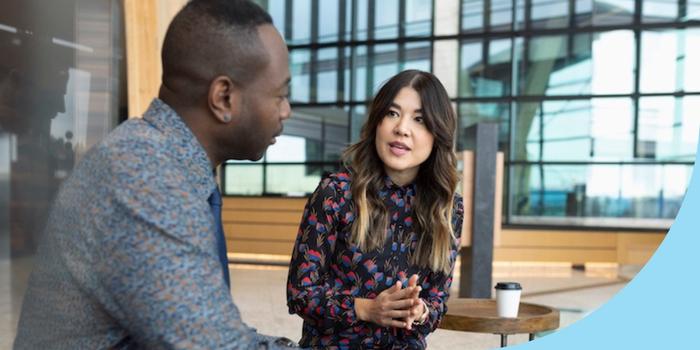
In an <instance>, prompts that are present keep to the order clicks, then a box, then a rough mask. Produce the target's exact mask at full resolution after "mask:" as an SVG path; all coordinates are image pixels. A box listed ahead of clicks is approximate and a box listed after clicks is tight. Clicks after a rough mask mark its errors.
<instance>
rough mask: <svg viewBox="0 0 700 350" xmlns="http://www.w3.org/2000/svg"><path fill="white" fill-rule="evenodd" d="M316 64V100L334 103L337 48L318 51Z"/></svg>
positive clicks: (335, 98) (336, 84) (336, 94)
mask: <svg viewBox="0 0 700 350" xmlns="http://www.w3.org/2000/svg"><path fill="white" fill-rule="evenodd" d="M317 60H318V61H317V62H316V77H317V79H316V84H317V86H316V100H317V101H318V102H334V101H336V100H337V99H338V93H337V92H338V48H337V47H329V48H323V49H320V50H318V56H317Z"/></svg>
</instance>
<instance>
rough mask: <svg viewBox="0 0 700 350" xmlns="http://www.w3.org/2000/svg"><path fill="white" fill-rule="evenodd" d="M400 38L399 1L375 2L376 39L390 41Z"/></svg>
mask: <svg viewBox="0 0 700 350" xmlns="http://www.w3.org/2000/svg"><path fill="white" fill-rule="evenodd" d="M398 36H399V1H398V0H382V1H375V2H374V38H375V39H389V38H396V37H398Z"/></svg>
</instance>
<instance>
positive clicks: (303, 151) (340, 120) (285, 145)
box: [265, 107, 349, 163]
mask: <svg viewBox="0 0 700 350" xmlns="http://www.w3.org/2000/svg"><path fill="white" fill-rule="evenodd" d="M348 135H349V130H348V113H347V111H346V110H345V109H341V108H337V107H295V108H294V110H293V115H292V117H291V118H289V120H287V121H285V123H284V132H283V134H282V136H280V137H278V138H277V142H276V143H275V144H274V145H272V146H270V147H269V148H268V149H267V153H266V156H265V160H266V162H268V163H273V162H307V161H315V162H318V161H336V160H338V159H339V155H340V152H341V151H340V150H342V148H343V147H345V146H346V145H347V140H348Z"/></svg>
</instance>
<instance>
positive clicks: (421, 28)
mask: <svg viewBox="0 0 700 350" xmlns="http://www.w3.org/2000/svg"><path fill="white" fill-rule="evenodd" d="M404 6H406V18H405V20H404V21H405V28H406V36H428V35H430V33H432V24H433V23H432V18H433V2H432V0H407V1H405V5H404Z"/></svg>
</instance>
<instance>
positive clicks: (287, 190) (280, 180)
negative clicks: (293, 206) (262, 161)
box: [265, 164, 338, 197]
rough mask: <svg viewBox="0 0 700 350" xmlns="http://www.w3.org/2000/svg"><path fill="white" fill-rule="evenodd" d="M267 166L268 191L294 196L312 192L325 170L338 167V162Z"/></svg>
mask: <svg viewBox="0 0 700 350" xmlns="http://www.w3.org/2000/svg"><path fill="white" fill-rule="evenodd" d="M266 167H267V176H266V181H265V189H266V193H268V194H281V195H285V196H293V197H296V196H299V197H301V196H305V195H308V194H310V193H312V192H313V191H314V189H316V186H318V183H319V181H321V176H322V175H323V173H324V172H334V171H337V169H338V166H337V165H336V164H325V165H315V164H269V165H267V166H266Z"/></svg>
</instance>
